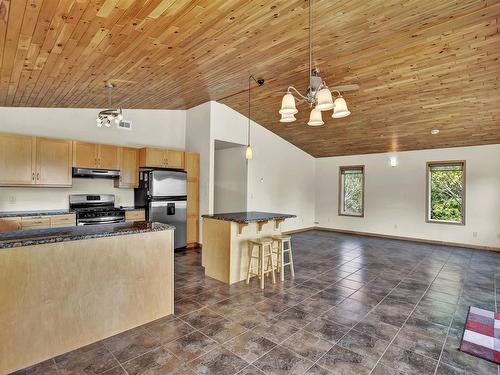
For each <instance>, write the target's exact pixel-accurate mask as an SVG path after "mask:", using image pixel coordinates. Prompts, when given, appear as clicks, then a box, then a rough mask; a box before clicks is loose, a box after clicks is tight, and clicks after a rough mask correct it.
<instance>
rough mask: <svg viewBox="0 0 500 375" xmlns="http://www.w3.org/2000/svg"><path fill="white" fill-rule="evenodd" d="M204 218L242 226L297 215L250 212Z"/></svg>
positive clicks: (205, 216)
mask: <svg viewBox="0 0 500 375" xmlns="http://www.w3.org/2000/svg"><path fill="white" fill-rule="evenodd" d="M202 217H204V218H207V219H215V220H224V221H234V222H236V223H240V224H248V223H257V222H260V221H268V220H284V219H289V218H292V217H296V215H290V214H278V213H272V212H260V211H248V212H232V213H223V214H214V215H202Z"/></svg>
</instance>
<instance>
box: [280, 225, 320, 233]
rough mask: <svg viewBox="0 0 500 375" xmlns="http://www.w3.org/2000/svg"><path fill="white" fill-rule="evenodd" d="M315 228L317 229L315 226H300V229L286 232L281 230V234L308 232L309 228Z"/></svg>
mask: <svg viewBox="0 0 500 375" xmlns="http://www.w3.org/2000/svg"><path fill="white" fill-rule="evenodd" d="M315 229H317V228H316V227H307V228H300V229H294V230H288V231H286V232H283V234H294V233H301V232H308V231H310V230H315Z"/></svg>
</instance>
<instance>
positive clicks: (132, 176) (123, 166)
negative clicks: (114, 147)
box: [115, 147, 139, 189]
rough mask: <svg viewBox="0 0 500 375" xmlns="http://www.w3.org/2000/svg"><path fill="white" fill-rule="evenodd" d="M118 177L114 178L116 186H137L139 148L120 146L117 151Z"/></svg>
mask: <svg viewBox="0 0 500 375" xmlns="http://www.w3.org/2000/svg"><path fill="white" fill-rule="evenodd" d="M118 166H119V169H120V178H119V179H116V180H115V187H117V188H128V189H130V188H137V187H139V150H138V149H136V148H128V147H120V148H119V151H118Z"/></svg>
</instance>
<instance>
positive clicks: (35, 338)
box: [0, 221, 174, 374]
mask: <svg viewBox="0 0 500 375" xmlns="http://www.w3.org/2000/svg"><path fill="white" fill-rule="evenodd" d="M173 237H174V227H172V226H170V225H167V224H160V223H151V222H145V221H138V222H127V223H120V224H108V225H96V226H73V227H64V228H49V229H31V230H24V231H15V232H6V233H0V373H1V374H4V373H10V372H12V371H15V370H18V369H21V368H24V367H27V366H30V365H32V364H35V363H38V362H41V361H43V360H46V359H48V358H52V357H54V356H56V355H59V354H62V353H65V352H68V351H71V350H74V349H76V348H80V347H82V346H85V345H87V344H90V343H93V342H96V341H99V340H102V339H104V338H106V337H109V336H112V335H114V334H117V333H120V332H123V331H125V330H128V329H131V328H133V327H136V326H139V325H141V324H144V323H147V322H150V321H152V320H155V319H158V318H161V317H164V316H166V315H170V314H172V313H173V308H174V306H173V300H174V280H173V275H174V272H173V267H174V266H173V262H174V259H173V256H174V255H173ZM145 244H147V245H145Z"/></svg>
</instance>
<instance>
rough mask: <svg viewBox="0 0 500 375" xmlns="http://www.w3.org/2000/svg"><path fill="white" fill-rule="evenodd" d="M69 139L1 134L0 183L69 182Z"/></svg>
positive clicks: (56, 184)
mask: <svg viewBox="0 0 500 375" xmlns="http://www.w3.org/2000/svg"><path fill="white" fill-rule="evenodd" d="M71 156H72V143H71V141H66V140H63V139H51V138H39V137H26V136H18V135H14V134H0V186H28V185H29V186H32V185H35V186H55V187H67V186H71V183H72V180H71Z"/></svg>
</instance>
